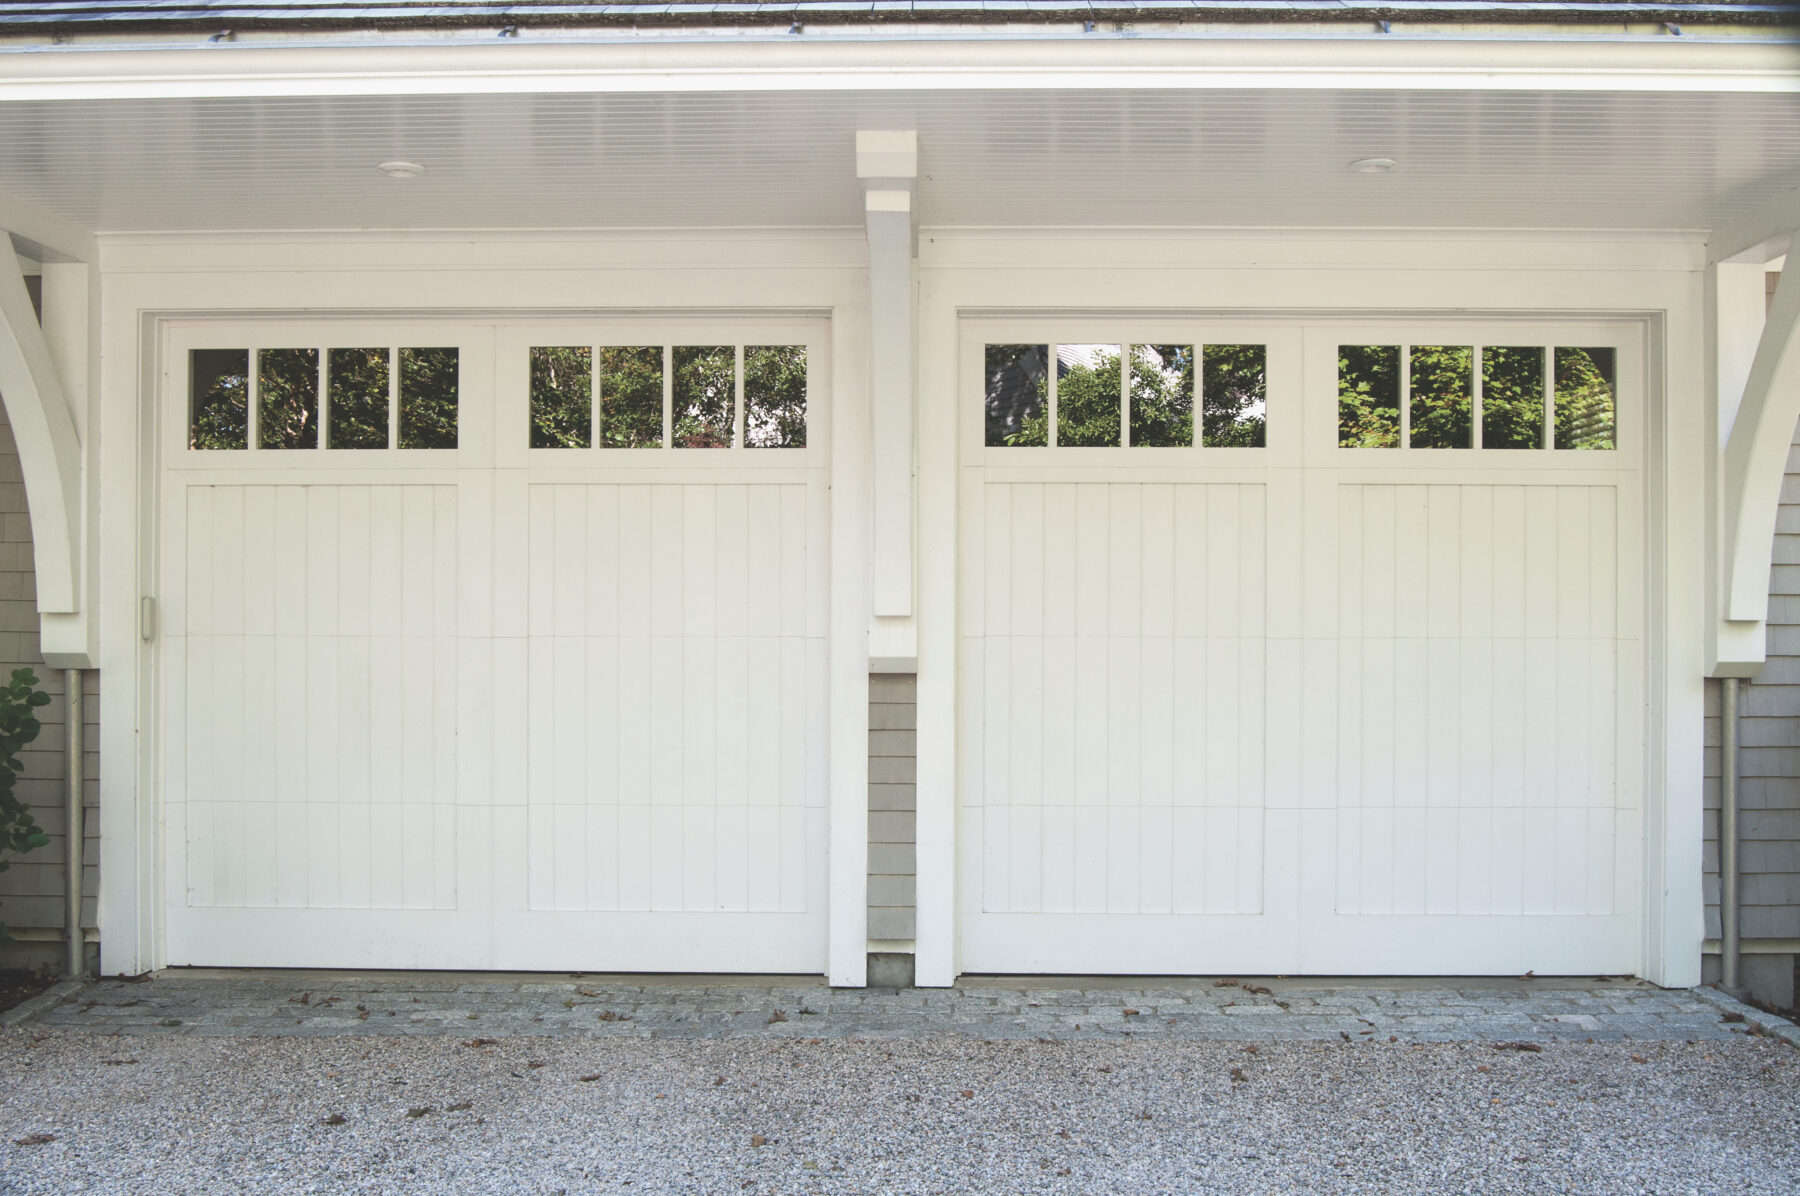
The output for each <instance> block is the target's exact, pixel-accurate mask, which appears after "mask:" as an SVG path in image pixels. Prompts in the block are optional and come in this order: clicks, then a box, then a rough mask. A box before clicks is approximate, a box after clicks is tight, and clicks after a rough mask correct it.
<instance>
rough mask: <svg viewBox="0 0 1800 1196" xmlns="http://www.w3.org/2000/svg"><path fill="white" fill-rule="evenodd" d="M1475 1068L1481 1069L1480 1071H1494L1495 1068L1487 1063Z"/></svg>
mask: <svg viewBox="0 0 1800 1196" xmlns="http://www.w3.org/2000/svg"><path fill="white" fill-rule="evenodd" d="M1475 1070H1476V1071H1480V1072H1489V1071H1493V1070H1494V1069H1493V1068H1491V1067H1489V1066H1488V1065H1487V1064H1485V1063H1483V1064H1482V1065H1481V1066H1479V1067H1477V1068H1476V1069H1475Z"/></svg>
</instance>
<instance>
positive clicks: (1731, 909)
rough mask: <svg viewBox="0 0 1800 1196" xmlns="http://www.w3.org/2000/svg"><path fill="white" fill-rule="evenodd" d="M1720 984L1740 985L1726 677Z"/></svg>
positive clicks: (1734, 696) (1733, 729) (1731, 704)
mask: <svg viewBox="0 0 1800 1196" xmlns="http://www.w3.org/2000/svg"><path fill="white" fill-rule="evenodd" d="M1719 740H1720V750H1719V755H1720V761H1719V764H1720V767H1719V773H1720V777H1719V937H1720V944H1719V948H1720V949H1719V987H1721V988H1723V989H1725V990H1727V991H1728V992H1735V991H1736V990H1737V988H1738V961H1739V959H1740V957H1741V955H1742V946H1741V944H1740V942H1739V939H1738V933H1739V927H1738V679H1737V678H1736V677H1726V678H1725V679H1724V692H1723V694H1722V695H1721V700H1720V703H1719Z"/></svg>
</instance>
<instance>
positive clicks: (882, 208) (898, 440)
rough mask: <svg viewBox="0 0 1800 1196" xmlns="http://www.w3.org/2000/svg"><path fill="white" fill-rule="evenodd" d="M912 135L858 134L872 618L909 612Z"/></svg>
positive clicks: (915, 142) (915, 157) (915, 165)
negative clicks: (871, 492)
mask: <svg viewBox="0 0 1800 1196" xmlns="http://www.w3.org/2000/svg"><path fill="white" fill-rule="evenodd" d="M918 172H919V138H918V134H917V133H914V132H910V131H909V132H887V131H867V130H865V131H863V132H859V133H857V135H856V175H857V178H859V179H861V180H862V182H863V185H864V187H865V188H866V191H867V194H866V196H865V198H864V217H865V219H866V221H867V225H868V235H869V402H870V432H871V434H872V437H873V442H874V444H873V449H874V481H875V510H874V516H875V554H874V557H875V559H874V577H873V583H874V585H873V595H872V597H873V604H874V610H873V612H872V613H873V614H874V615H875V616H876V617H895V616H898V617H907V616H910V615H911V614H912V611H913V358H914V348H915V345H914V340H915V337H914V323H915V321H914V314H913V233H914V229H913V216H914V213H913V195H912V187H913V181H914V179H916V178H917V176H918Z"/></svg>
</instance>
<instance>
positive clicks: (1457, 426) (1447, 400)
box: [1412, 345, 1475, 448]
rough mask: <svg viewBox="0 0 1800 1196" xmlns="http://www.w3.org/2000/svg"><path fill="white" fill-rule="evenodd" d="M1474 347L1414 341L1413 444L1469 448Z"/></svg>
mask: <svg viewBox="0 0 1800 1196" xmlns="http://www.w3.org/2000/svg"><path fill="white" fill-rule="evenodd" d="M1474 360H1475V349H1474V346H1472V345H1414V346H1413V349H1412V446H1413V447H1414V448H1469V447H1470V446H1472V445H1473V444H1474V443H1475V381H1474V377H1475V375H1474Z"/></svg>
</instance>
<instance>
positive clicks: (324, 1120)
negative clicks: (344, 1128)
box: [319, 1113, 348, 1125]
mask: <svg viewBox="0 0 1800 1196" xmlns="http://www.w3.org/2000/svg"><path fill="white" fill-rule="evenodd" d="M347 1120H348V1118H346V1117H345V1116H344V1115H343V1114H342V1113H333V1114H331V1116H329V1117H321V1118H320V1119H319V1124H320V1125H343V1124H344V1122H345V1121H347Z"/></svg>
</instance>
